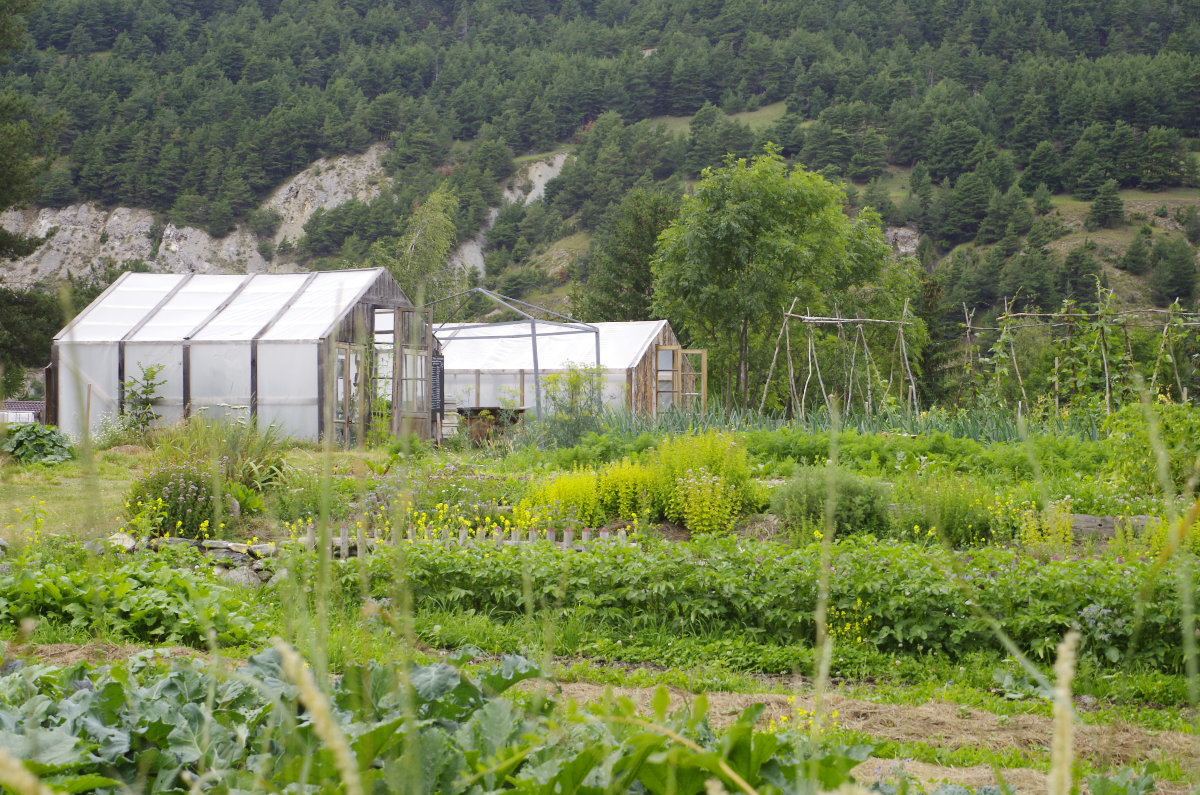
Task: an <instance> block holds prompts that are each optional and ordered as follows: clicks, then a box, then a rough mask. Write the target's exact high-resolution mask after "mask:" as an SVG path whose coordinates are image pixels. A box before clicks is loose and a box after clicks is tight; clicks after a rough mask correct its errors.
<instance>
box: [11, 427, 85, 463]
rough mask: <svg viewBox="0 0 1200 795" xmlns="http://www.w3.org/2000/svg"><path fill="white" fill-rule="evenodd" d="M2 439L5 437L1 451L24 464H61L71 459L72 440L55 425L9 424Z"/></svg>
mask: <svg viewBox="0 0 1200 795" xmlns="http://www.w3.org/2000/svg"><path fill="white" fill-rule="evenodd" d="M0 439H3V441H2V442H0V451H3V452H5V453H8V454H9V455H11V456H12V457H13V458H15V459H17V461H19V462H21V463H22V464H59V463H62V462H63V461H70V460H71V455H72V454H71V441H70V440H69V439H68V438H67V437H66V436H65V435H63V432H62V431H60V430H59V429H58V428H56V427H54V426H53V425H38V424H37V423H26V424H21V425H8V426H5V427H4V428H3V436H0Z"/></svg>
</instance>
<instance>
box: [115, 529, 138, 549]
mask: <svg viewBox="0 0 1200 795" xmlns="http://www.w3.org/2000/svg"><path fill="white" fill-rule="evenodd" d="M108 545H109V546H110V547H115V548H117V549H119V550H121V551H122V552H133V551H134V550H135V549H137V545H138V542H137V539H136V538H134V537H133V536H131V535H129V534H128V533H113V534H112V535H110V536H109V537H108Z"/></svg>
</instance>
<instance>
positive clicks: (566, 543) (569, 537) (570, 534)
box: [562, 529, 575, 549]
mask: <svg viewBox="0 0 1200 795" xmlns="http://www.w3.org/2000/svg"><path fill="white" fill-rule="evenodd" d="M562 545H563V549H574V548H575V531H574V530H571V529H567V530H564V531H563V542H562Z"/></svg>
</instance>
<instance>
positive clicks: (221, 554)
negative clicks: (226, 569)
mask: <svg viewBox="0 0 1200 795" xmlns="http://www.w3.org/2000/svg"><path fill="white" fill-rule="evenodd" d="M208 556H209V557H210V558H212V559H213V560H218V561H221V562H222V563H225V564H228V565H232V566H249V565H250V564H251V563H253V562H254V558H252V557H250V556H249V555H243V554H242V553H241V552H234V551H233V550H232V549H210V550H208Z"/></svg>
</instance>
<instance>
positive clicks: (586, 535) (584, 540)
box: [579, 527, 592, 544]
mask: <svg viewBox="0 0 1200 795" xmlns="http://www.w3.org/2000/svg"><path fill="white" fill-rule="evenodd" d="M591 542H592V528H590V527H585V528H583V532H582V533H581V534H580V536H579V543H581V544H590V543H591Z"/></svg>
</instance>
